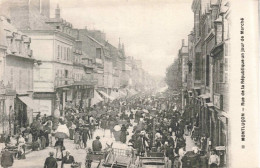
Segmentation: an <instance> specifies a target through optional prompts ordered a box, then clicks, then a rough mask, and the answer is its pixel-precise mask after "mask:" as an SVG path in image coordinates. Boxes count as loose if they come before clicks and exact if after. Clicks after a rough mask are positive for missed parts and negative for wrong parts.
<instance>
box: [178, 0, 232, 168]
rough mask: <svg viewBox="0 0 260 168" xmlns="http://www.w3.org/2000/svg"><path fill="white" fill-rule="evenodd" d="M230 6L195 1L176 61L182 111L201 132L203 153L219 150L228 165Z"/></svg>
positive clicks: (213, 0)
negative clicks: (187, 31)
mask: <svg viewBox="0 0 260 168" xmlns="http://www.w3.org/2000/svg"><path fill="white" fill-rule="evenodd" d="M229 7H230V3H229V2H228V1H226V0H225V1H224V0H211V1H209V0H193V3H192V11H193V13H194V28H193V30H192V31H191V32H190V34H188V42H187V44H185V42H184V40H183V41H182V46H181V48H180V49H179V53H178V58H177V59H176V60H175V61H177V63H178V64H177V65H178V73H177V74H178V76H179V79H181V81H179V83H180V89H181V92H182V111H183V113H185V114H186V115H187V116H188V117H189V119H190V122H191V123H192V124H193V125H194V126H195V129H196V130H195V131H198V135H199V140H200V144H201V148H202V149H203V150H204V151H209V150H211V149H216V150H218V152H219V154H220V157H221V164H222V165H227V164H228V163H227V162H228V150H229V148H228V139H229V115H228V114H229V98H228V95H229V57H230V51H229V48H230V36H229V27H230V10H229Z"/></svg>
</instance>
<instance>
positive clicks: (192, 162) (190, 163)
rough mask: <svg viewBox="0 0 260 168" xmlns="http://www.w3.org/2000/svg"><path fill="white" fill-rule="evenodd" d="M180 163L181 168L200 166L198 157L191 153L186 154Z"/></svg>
mask: <svg viewBox="0 0 260 168" xmlns="http://www.w3.org/2000/svg"><path fill="white" fill-rule="evenodd" d="M181 161H182V168H198V167H200V165H201V163H200V162H201V161H200V156H199V155H198V154H195V153H193V152H191V151H189V152H187V153H186V154H185V155H184V156H183V158H182V159H181Z"/></svg>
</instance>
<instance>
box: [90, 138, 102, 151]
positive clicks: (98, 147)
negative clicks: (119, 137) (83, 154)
mask: <svg viewBox="0 0 260 168" xmlns="http://www.w3.org/2000/svg"><path fill="white" fill-rule="evenodd" d="M101 149H102V144H101V142H100V141H99V140H97V139H96V140H94V141H93V142H92V150H93V151H101Z"/></svg>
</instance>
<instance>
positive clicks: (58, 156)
mask: <svg viewBox="0 0 260 168" xmlns="http://www.w3.org/2000/svg"><path fill="white" fill-rule="evenodd" d="M54 147H55V149H56V155H55V156H56V159H57V160H58V161H61V160H62V158H63V152H62V151H63V149H64V145H63V139H62V138H56V142H55V145H54Z"/></svg>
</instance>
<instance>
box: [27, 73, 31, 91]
mask: <svg viewBox="0 0 260 168" xmlns="http://www.w3.org/2000/svg"><path fill="white" fill-rule="evenodd" d="M27 86H28V90H30V89H31V72H30V70H29V69H28V84H27Z"/></svg>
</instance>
